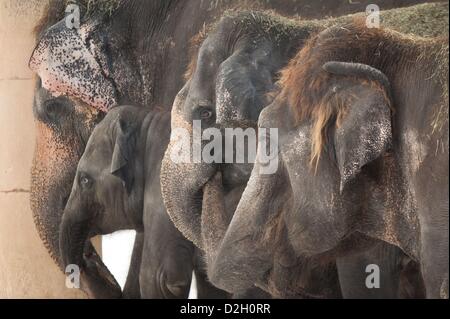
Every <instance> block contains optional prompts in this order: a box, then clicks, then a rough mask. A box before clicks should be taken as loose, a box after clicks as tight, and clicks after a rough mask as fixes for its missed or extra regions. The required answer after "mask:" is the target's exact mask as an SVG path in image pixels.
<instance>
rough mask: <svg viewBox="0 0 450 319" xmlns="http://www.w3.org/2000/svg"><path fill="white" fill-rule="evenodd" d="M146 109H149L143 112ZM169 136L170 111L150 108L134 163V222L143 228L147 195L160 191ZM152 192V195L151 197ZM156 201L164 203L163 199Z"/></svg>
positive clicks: (156, 193)
mask: <svg viewBox="0 0 450 319" xmlns="http://www.w3.org/2000/svg"><path fill="white" fill-rule="evenodd" d="M144 112H147V111H144ZM169 139H170V112H163V111H150V112H147V113H146V115H145V117H144V118H143V120H142V124H141V127H140V131H139V136H138V138H137V145H138V147H137V150H136V155H135V162H134V176H135V179H134V185H133V189H134V191H133V192H132V194H131V195H130V196H131V205H132V207H131V213H130V214H129V215H130V216H131V219H132V220H131V223H132V224H133V225H134V228H135V229H136V230H137V231H142V230H143V227H144V226H143V211H144V204H145V202H146V200H147V197H151V198H152V199H153V198H158V199H159V197H161V196H157V195H158V194H160V182H159V180H160V174H159V172H160V167H161V162H162V158H163V156H164V152H165V150H166V148H167V145H168V143H169ZM149 195H150V196H149ZM156 204H160V205H161V206H163V203H162V199H161V201H160V202H159V201H158V203H156Z"/></svg>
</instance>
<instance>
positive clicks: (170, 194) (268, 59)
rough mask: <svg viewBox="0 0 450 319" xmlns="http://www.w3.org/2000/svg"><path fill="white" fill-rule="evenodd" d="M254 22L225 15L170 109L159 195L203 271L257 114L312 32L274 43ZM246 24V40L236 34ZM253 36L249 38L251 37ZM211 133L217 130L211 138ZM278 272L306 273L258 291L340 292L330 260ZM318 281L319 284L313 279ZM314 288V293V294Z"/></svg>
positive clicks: (242, 169) (244, 175)
mask: <svg viewBox="0 0 450 319" xmlns="http://www.w3.org/2000/svg"><path fill="white" fill-rule="evenodd" d="M256 14H257V15H258V18H259V19H262V20H263V21H264V22H267V23H269V24H270V23H280V21H278V20H271V19H273V17H272V16H266V15H264V14H260V13H256ZM273 21H276V22H273ZM259 23H261V21H259V20H258V19H255V16H254V15H253V13H248V12H247V13H243V14H238V15H237V16H236V17H226V18H223V19H222V20H221V22H220V23H219V24H218V26H217V27H216V29H215V30H214V31H212V32H211V33H210V34H209V35H208V37H207V38H206V39H205V41H204V42H203V44H202V46H201V48H200V50H199V53H198V57H197V62H196V68H195V71H194V73H193V74H192V76H191V79H190V80H189V81H188V82H187V83H186V85H185V87H184V88H183V89H182V90H181V91H180V93H179V94H178V97H177V99H176V100H175V103H174V106H173V108H172V136H171V142H170V144H169V147H168V149H167V152H166V155H165V157H164V160H163V165H162V171H161V175H162V179H161V185H162V191H163V197H164V200H165V204H166V207H167V210H168V213H169V215H170V216H171V218H172V220H173V221H174V224H175V225H176V226H177V228H178V229H179V230H180V231H181V232H182V233H183V234H184V235H185V236H186V237H187V238H188V239H190V240H192V241H193V242H194V243H195V244H196V245H197V246H198V247H200V248H202V249H203V250H204V251H205V252H206V260H207V266H208V267H207V270H208V273H209V272H210V271H213V270H212V268H211V266H212V265H214V260H215V259H216V253H217V251H218V248H219V247H220V242H221V240H222V239H223V236H224V235H225V232H226V230H227V228H228V226H229V223H230V221H231V219H232V216H233V213H234V210H235V208H236V206H237V204H238V202H239V200H240V198H241V195H242V192H243V190H244V188H245V185H246V183H247V181H248V178H249V176H250V172H251V170H252V166H253V162H252V160H253V159H254V158H251V155H250V153H251V152H250V151H249V150H250V149H251V147H256V145H251V142H250V141H252V142H253V143H255V142H257V141H256V140H255V139H254V140H251V138H250V137H249V135H251V133H254V137H255V138H256V136H257V135H258V130H257V127H256V126H257V125H256V123H257V120H258V116H259V114H260V112H261V110H262V109H263V107H264V106H265V105H267V104H268V103H269V101H270V100H271V97H270V96H269V95H268V94H267V93H268V92H270V90H272V89H273V88H274V79H275V76H276V72H277V70H278V69H279V68H281V66H282V65H284V64H285V63H287V61H288V57H289V56H290V55H291V54H292V51H293V50H294V48H295V47H296V46H297V45H299V44H301V43H302V41H303V39H305V38H306V37H307V34H308V33H309V32H310V30H311V29H313V28H314V27H315V25H314V24H312V25H311V26H308V27H305V26H299V27H297V28H296V29H295V28H294V29H295V30H290V32H292V33H288V34H286V33H283V35H281V34H279V37H277V39H278V41H279V42H277V40H273V38H275V36H274V37H273V38H271V37H269V36H267V35H265V36H264V35H259V34H258V33H257V31H255V30H258V25H259ZM244 25H245V26H246V28H247V29H246V32H247V31H248V35H247V34H246V32H243V31H242V30H240V28H242V29H243V28H244ZM253 27H254V28H255V29H253ZM277 28H279V29H277ZM273 29H274V30H273V32H274V33H276V32H278V31H279V32H280V33H282V32H281V31H280V30H285V29H282V25H277V27H274V28H273ZM237 30H240V32H238V31H237ZM276 30H278V31H276ZM230 34H233V35H236V34H237V35H236V38H231V37H230V36H229V35H230ZM250 34H251V36H252V38H251V40H250V39H249V38H248V36H249V35H250ZM287 38H289V39H290V40H292V41H288V40H287ZM211 79H213V80H211ZM196 124H197V126H196ZM199 124H200V125H201V127H199ZM210 129H215V133H214V132H213V131H212V130H210ZM236 129H237V130H240V131H241V132H244V135H245V134H246V132H247V133H248V134H249V135H247V136H246V137H245V138H248V139H247V140H245V138H244V143H243V145H239V144H238V143H239V141H238V137H236V143H235V144H234V143H233V142H232V143H231V145H228V144H227V141H226V140H227V133H229V132H230V131H233V130H234V132H236V131H235V130H236ZM217 133H219V134H217ZM202 135H203V137H204V136H205V135H206V136H207V138H206V141H205V139H202V140H201V141H200V140H198V139H196V137H197V138H198V137H199V136H202ZM186 136H187V138H186ZM211 137H213V138H214V139H216V141H217V140H219V141H220V142H222V141H223V142H224V144H223V145H222V146H221V147H219V148H215V149H214V150H213V152H211V149H209V148H208V145H207V141H208V142H209V141H210V140H208V139H209V138H211ZM196 150H197V151H198V150H200V152H201V158H200V159H199V160H196V159H195V158H194V156H195V152H196ZM191 151H192V153H191ZM205 154H206V155H211V156H212V157H213V160H212V161H210V160H205V157H204V155H205ZM243 154H244V161H239V160H238V158H239V157H238V156H240V155H243ZM230 155H231V156H230ZM253 156H254V155H253ZM227 157H228V158H229V157H232V160H231V161H229V160H227ZM281 186H282V185H281ZM266 195H267V194H266ZM286 249H288V248H286ZM270 258H271V257H270ZM263 262H264V260H263V259H262V257H261V256H259V255H257V254H255V258H253V259H252V260H251V261H250V262H249V264H251V265H252V268H253V269H255V270H256V269H262V270H263V271H265V270H267V269H266V268H265V266H264V265H263ZM283 267H290V268H293V267H299V268H302V269H303V271H299V273H301V275H299V277H302V276H303V277H302V278H296V279H295V280H294V279H293V278H287V277H284V278H283V280H284V281H285V284H286V285H289V284H290V282H291V281H295V283H296V284H298V286H296V287H290V288H292V291H288V289H285V287H268V285H267V282H266V283H264V284H263V285H261V286H260V287H262V288H264V289H265V290H266V291H270V292H271V293H273V295H276V296H279V297H293V296H297V297H298V296H301V295H303V296H318V295H320V294H321V293H322V291H321V292H319V291H317V290H316V291H314V289H310V288H312V287H313V285H312V284H311V283H312V282H314V283H315V284H317V283H318V282H319V281H321V282H323V283H324V282H327V283H326V284H325V283H324V284H323V285H322V286H327V287H331V290H333V291H332V292H330V291H329V292H327V293H326V295H328V296H330V295H333V296H336V297H337V296H339V293H337V294H334V293H335V292H336V291H339V288H338V287H336V286H333V285H329V283H330V282H333V284H335V283H336V282H337V277H336V269H335V266H334V265H333V264H332V263H329V262H328V261H327V262H320V261H310V262H308V263H302V265H299V263H298V262H297V260H295V258H292V259H290V260H289V258H285V261H284V264H283V266H281V265H280V268H279V271H278V273H279V275H280V276H281V277H283V272H282V270H281V269H282V268H283ZM213 273H214V271H213ZM324 273H326V274H327V275H323V274H324ZM314 274H316V275H314ZM318 274H322V277H320V275H318ZM328 275H330V276H328ZM249 278H251V276H250V277H249ZM312 278H315V279H312ZM318 278H321V279H320V280H316V279H318ZM229 279H230V281H233V280H234V279H235V278H233V277H232V276H231V277H229ZM322 279H323V281H322ZM254 283H255V282H252V284H254ZM241 287H242V288H243V289H242V290H233V291H231V290H229V291H230V292H233V293H241V292H242V291H245V290H247V289H251V288H252V287H251V285H250V286H245V287H244V286H241ZM311 291H314V293H315V292H317V295H315V294H314V293H310V292H311Z"/></svg>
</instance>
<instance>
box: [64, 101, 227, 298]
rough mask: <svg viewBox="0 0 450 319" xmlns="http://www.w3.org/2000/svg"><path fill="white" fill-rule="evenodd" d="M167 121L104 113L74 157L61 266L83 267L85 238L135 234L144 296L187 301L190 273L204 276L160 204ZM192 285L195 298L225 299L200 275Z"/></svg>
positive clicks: (144, 113)
mask: <svg viewBox="0 0 450 319" xmlns="http://www.w3.org/2000/svg"><path fill="white" fill-rule="evenodd" d="M169 121H170V119H169V114H168V113H167V112H165V113H162V112H149V111H148V110H146V109H143V108H140V107H134V106H120V107H115V108H114V109H112V110H111V111H110V112H109V113H108V115H107V116H106V117H105V119H104V120H103V121H102V122H100V124H98V125H97V126H96V128H95V129H94V131H93V133H92V135H91V137H90V138H89V141H88V143H87V146H86V150H85V152H84V154H83V156H82V157H81V159H80V162H79V164H78V168H77V172H76V175H75V181H74V183H73V187H72V192H71V194H70V197H69V199H68V202H67V205H66V208H65V210H64V214H63V219H62V224H61V229H60V232H59V233H60V251H61V255H62V259H63V262H64V265H68V264H77V265H81V266H82V269H83V268H84V267H85V264H84V262H83V247H84V246H85V244H86V242H87V240H88V239H89V238H91V237H92V236H95V235H102V234H109V233H112V232H114V231H117V230H122V229H136V230H137V231H138V232H139V234H140V235H139V236H138V237H137V238H136V242H137V245H138V246H141V247H142V246H143V250H142V249H141V251H142V256H141V260H142V261H141V265H140V267H138V268H137V269H139V268H140V272H139V274H138V278H139V283H140V285H139V286H140V292H141V296H142V297H143V298H187V296H188V295H189V289H190V284H191V276H192V271H193V270H194V269H195V270H196V271H197V272H198V273H199V274H200V276H204V275H202V274H201V272H202V266H203V265H201V263H199V260H200V259H199V257H198V250H197V251H196V249H195V247H194V246H193V245H192V243H191V242H189V241H187V240H186V239H185V238H184V237H183V236H182V235H181V233H180V232H179V231H178V230H177V229H176V228H175V227H174V226H173V224H172V222H171V221H170V220H169V218H168V216H167V213H166V211H165V208H164V204H163V202H162V197H161V191H160V181H159V171H160V165H161V159H162V156H163V153H164V150H165V146H166V145H167V143H168V139H169V132H170V127H169ZM141 234H143V235H141ZM141 236H142V237H141ZM139 241H141V242H140V243H139ZM133 259H135V260H139V258H133ZM132 269H135V268H134V267H132ZM202 279H203V280H202ZM197 280H198V285H199V294H200V296H201V297H209V298H214V297H226V294H225V293H223V292H221V291H220V290H218V289H215V288H214V287H212V286H210V285H208V284H207V282H206V281H205V280H204V277H199V276H197Z"/></svg>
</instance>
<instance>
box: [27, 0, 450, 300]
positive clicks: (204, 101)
mask: <svg viewBox="0 0 450 319" xmlns="http://www.w3.org/2000/svg"><path fill="white" fill-rule="evenodd" d="M325 2H327V1H325ZM328 2H330V4H329V5H328V6H326V5H325V6H324V7H317V8H315V10H314V13H315V14H316V16H314V15H312V14H311V15H310V17H309V18H310V19H308V17H303V18H299V17H298V15H302V13H304V12H305V7H308V5H311V2H310V1H289V0H273V1H256V0H255V1H243V0H229V1H197V0H184V1H182V0H170V1H167V0H161V1H160V0H155V1H138V0H128V1H120V0H116V1H99V2H98V3H99V4H98V6H97V7H95V6H94V7H93V8H92V7H89V6H86V5H85V4H86V1H78V2H77V3H78V5H79V6H80V8H81V12H82V14H83V15H84V17H83V19H82V20H81V25H80V27H79V28H69V27H67V25H66V21H65V19H66V17H64V9H65V4H66V3H65V1H58V0H53V1H51V2H50V5H49V7H48V8H46V10H45V14H44V16H43V17H42V19H41V21H40V23H39V25H38V26H37V27H36V34H37V45H36V48H35V50H34V52H33V54H32V56H31V59H30V63H29V65H30V68H31V69H32V70H33V71H35V72H36V73H37V75H38V81H37V85H36V90H35V101H34V107H33V111H34V115H35V119H36V129H37V141H36V151H35V158H34V163H33V170H32V200H31V204H32V210H33V216H34V220H35V223H36V226H37V229H38V232H39V234H40V236H41V239H42V240H43V242H44V244H45V246H46V247H47V249H48V251H49V253H50V255H51V256H52V257H53V259H54V260H55V262H56V263H57V264H58V265H59V266H60V268H61V269H62V270H64V269H65V267H66V266H67V265H72V264H75V265H78V266H79V267H80V268H81V270H82V272H81V288H82V289H83V290H84V291H85V292H86V293H87V294H88V295H89V297H91V298H121V297H123V298H187V297H188V295H189V291H190V286H191V281H192V276H193V274H194V275H195V278H196V281H197V290H198V297H199V298H425V297H426V298H448V233H449V229H448V226H449V220H448V185H449V183H448V158H449V153H448V148H449V147H448V146H449V139H448V20H449V19H448V2H437V3H425V4H417V5H414V6H410V7H404V8H395V3H394V1H379V4H380V8H381V10H383V11H382V12H381V20H380V26H377V27H371V26H368V24H367V19H366V14H365V13H364V12H363V13H354V12H358V11H364V10H365V7H366V5H367V4H368V3H367V4H366V3H365V2H364V1H362V2H361V3H358V4H349V3H348V2H347V1H328ZM328 2H327V3H328ZM410 2H411V3H410V4H416V3H419V2H422V1H410ZM331 3H332V4H331ZM108 5H109V6H108ZM105 6H107V7H108V10H105V8H104V7H105ZM111 7H113V8H112V9H111ZM346 13H354V14H349V15H343V16H339V15H342V14H346ZM330 15H336V16H339V17H336V18H331V17H328V16H330ZM320 17H326V18H321V19H318V18H320ZM312 18H314V19H312ZM418 26H420V27H418ZM197 124H200V126H198V125H197ZM230 130H231V131H233V132H246V133H247V135H246V137H247V139H246V141H247V142H245V143H244V149H242V148H240V147H239V145H238V141H237V140H238V138H236V140H234V141H235V142H236V143H233V140H232V143H231V144H230V143H227V142H226V141H225V144H224V145H223V143H219V144H217V143H216V144H214V145H219V146H218V147H214V148H209V149H208V150H209V151H208V152H207V153H208V155H210V157H211V158H212V159H213V160H211V159H210V160H204V159H203V158H202V159H201V160H195V159H193V156H192V155H193V154H194V153H195V150H200V152H201V150H204V149H205V148H207V147H208V146H209V143H208V142H210V140H208V139H206V140H205V139H200V140H196V139H195V138H194V137H195V136H196V135H199V136H202V137H204V136H207V137H208V136H209V137H213V136H214V137H217V139H218V140H219V142H223V138H222V137H223V136H226V134H227V132H230ZM180 132H181V133H182V132H184V133H186V134H187V139H183V137H185V136H182V135H180ZM250 132H257V135H258V138H257V149H256V150H255V154H254V160H251V159H250V157H251V156H250V155H249V156H248V157H247V159H246V160H245V161H237V160H235V157H236V158H238V156H239V155H242V154H241V153H242V152H243V153H245V154H247V155H248V153H250V151H249V150H248V149H249V148H250V144H251V143H250V140H251V139H250V137H251V134H250ZM261 132H265V134H259V133H261ZM244 140H245V139H244ZM267 148H269V151H272V152H271V153H270V154H271V155H272V157H271V163H272V164H273V163H274V164H275V169H273V170H269V171H267ZM180 152H181V153H183V152H185V153H186V154H187V158H186V156H185V157H184V158H183V160H176V158H177V155H179V154H180ZM226 152H230V153H231V155H232V160H231V161H228V160H224V158H225V157H226V155H225V153H226ZM186 154H185V155H186ZM123 229H134V230H136V232H137V235H136V239H135V243H134V248H133V255H132V260H131V265H130V270H129V274H128V278H127V282H126V285H125V287H124V289H123V290H122V289H121V288H120V287H119V285H118V284H117V282H116V281H115V279H114V277H113V276H112V275H111V274H110V272H109V271H108V269H107V267H106V266H105V265H104V264H103V263H102V261H101V258H100V257H99V256H98V254H97V253H96V252H95V249H94V248H93V246H92V244H91V242H90V239H91V238H92V237H94V236H96V235H104V234H110V233H113V232H115V231H118V230H123ZM369 266H371V267H373V266H375V267H376V269H378V270H379V276H380V278H379V282H378V285H377V287H376V288H375V289H374V288H373V287H369V286H368V285H367V277H368V275H369V274H368V272H367V269H368V267H369ZM369 268H370V267H369Z"/></svg>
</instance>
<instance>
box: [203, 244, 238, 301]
mask: <svg viewBox="0 0 450 319" xmlns="http://www.w3.org/2000/svg"><path fill="white" fill-rule="evenodd" d="M194 275H195V281H196V283H197V298H198V299H227V298H230V294H229V293H227V292H225V291H223V290H221V289H219V288H217V287H215V286H213V284H211V283H210V282H209V280H208V275H207V274H206V265H205V263H204V261H203V254H202V253H201V252H200V250H199V249H196V254H195V261H194Z"/></svg>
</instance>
